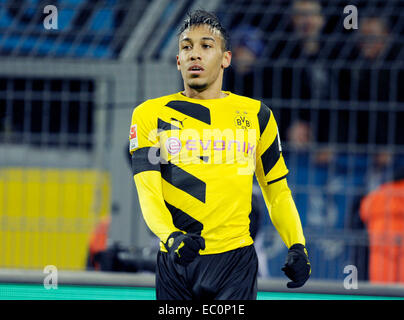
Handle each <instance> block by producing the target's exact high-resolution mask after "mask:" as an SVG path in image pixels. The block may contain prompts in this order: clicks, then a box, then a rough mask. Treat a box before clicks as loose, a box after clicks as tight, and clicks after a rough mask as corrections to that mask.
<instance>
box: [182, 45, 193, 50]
mask: <svg viewBox="0 0 404 320" xmlns="http://www.w3.org/2000/svg"><path fill="white" fill-rule="evenodd" d="M182 49H183V50H189V49H191V46H190V45H184V46H182Z"/></svg>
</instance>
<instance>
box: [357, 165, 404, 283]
mask: <svg viewBox="0 0 404 320" xmlns="http://www.w3.org/2000/svg"><path fill="white" fill-rule="evenodd" d="M360 217H361V219H362V220H363V222H364V223H365V225H366V228H367V230H368V233H369V239H370V259H369V280H370V281H371V282H384V283H398V282H399V283H404V167H401V168H400V170H398V171H397V172H396V174H395V176H394V178H393V181H391V182H388V183H385V184H383V185H381V186H380V187H379V188H377V189H376V190H375V191H373V192H371V193H370V194H369V195H367V196H366V197H365V198H364V199H363V200H362V202H361V205H360Z"/></svg>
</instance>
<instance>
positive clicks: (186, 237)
mask: <svg viewBox="0 0 404 320" xmlns="http://www.w3.org/2000/svg"><path fill="white" fill-rule="evenodd" d="M164 246H165V247H166V249H167V251H168V254H169V256H170V259H171V260H172V261H174V262H175V263H178V264H180V265H182V266H187V265H188V264H190V263H191V262H192V261H194V259H195V258H196V257H197V256H198V255H199V250H204V249H205V239H204V238H202V237H201V236H200V235H197V234H195V233H185V234H184V233H182V232H179V231H177V232H173V233H172V234H170V236H169V237H168V239H167V242H166V243H165V244H164Z"/></svg>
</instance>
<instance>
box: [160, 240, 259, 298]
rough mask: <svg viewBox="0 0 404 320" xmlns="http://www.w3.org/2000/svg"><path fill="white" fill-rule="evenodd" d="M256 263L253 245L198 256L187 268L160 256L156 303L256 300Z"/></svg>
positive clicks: (162, 255)
mask: <svg viewBox="0 0 404 320" xmlns="http://www.w3.org/2000/svg"><path fill="white" fill-rule="evenodd" d="M257 273H258V259H257V254H256V252H255V248H254V246H253V245H251V246H247V247H243V248H239V249H236V250H231V251H228V252H224V253H219V254H209V255H200V256H198V257H196V258H195V260H194V261H193V262H192V263H190V264H189V265H188V266H187V267H183V266H181V265H178V264H176V263H174V262H172V261H171V260H170V259H169V257H168V254H167V253H166V252H161V251H160V252H159V253H158V256H157V269H156V298H157V300H255V299H257Z"/></svg>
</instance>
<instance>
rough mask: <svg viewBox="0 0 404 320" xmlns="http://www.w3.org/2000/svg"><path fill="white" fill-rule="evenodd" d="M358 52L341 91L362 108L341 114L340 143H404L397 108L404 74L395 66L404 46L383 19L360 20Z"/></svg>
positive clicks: (403, 128) (402, 118) (403, 92)
mask: <svg viewBox="0 0 404 320" xmlns="http://www.w3.org/2000/svg"><path fill="white" fill-rule="evenodd" d="M357 49H358V50H357V52H356V53H355V54H354V55H353V57H352V58H353V59H352V64H353V65H352V67H351V68H350V70H344V71H343V72H342V79H341V81H340V83H341V87H340V89H339V90H340V98H341V100H345V101H359V103H362V107H361V108H359V110H343V111H341V112H339V120H340V121H341V123H342V124H343V125H342V127H341V130H340V132H339V142H344V143H345V142H351V143H359V144H372V145H373V144H377V145H383V146H386V145H390V146H391V145H397V144H404V126H402V123H403V121H404V115H403V112H402V111H400V110H398V109H397V108H396V107H395V104H396V103H398V102H404V82H403V81H404V72H403V69H402V67H400V68H398V65H392V63H394V62H397V58H398V57H399V55H400V51H401V46H400V45H399V44H398V43H396V42H395V41H394V36H393V34H392V33H391V31H390V30H389V27H388V23H387V21H386V20H385V19H384V18H382V17H378V16H368V17H363V18H362V19H361V21H360V25H359V30H358V38H357ZM356 60H359V61H360V64H357V63H355V61H356ZM365 102H366V103H369V102H372V104H363V103H365ZM375 103H377V104H375ZM355 119H356V120H355Z"/></svg>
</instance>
